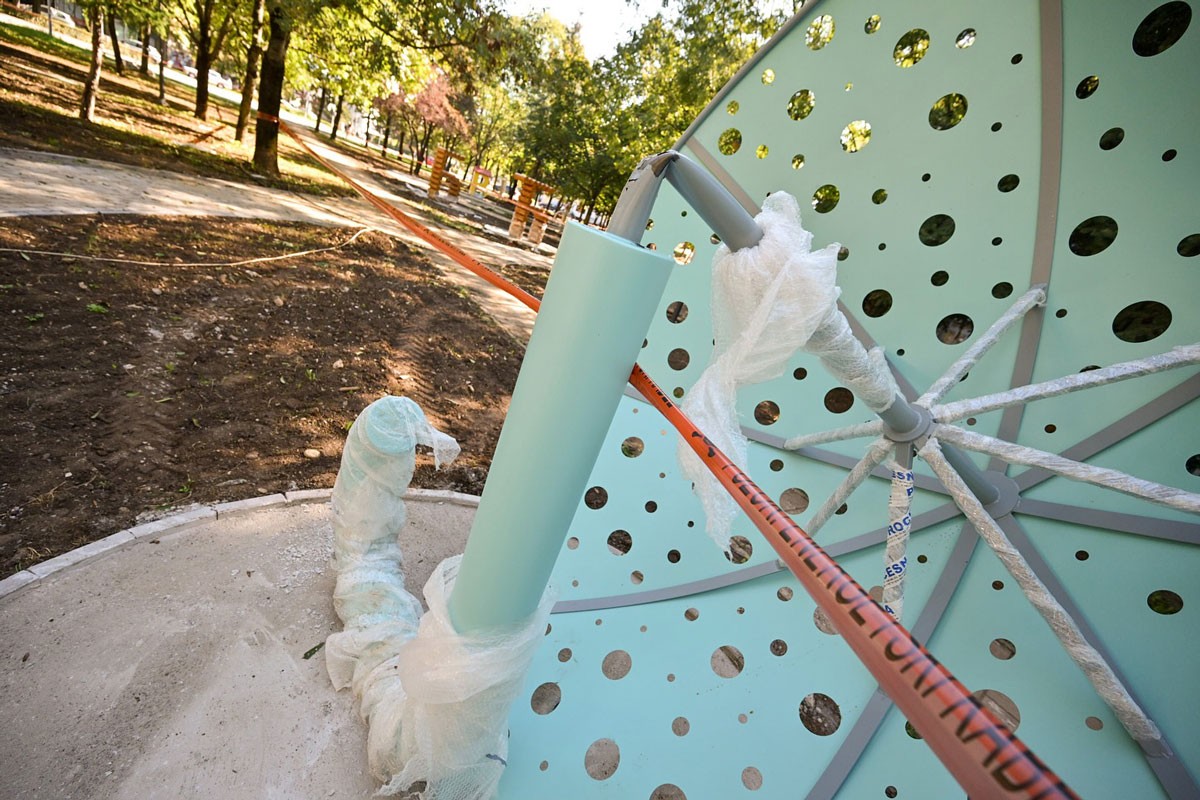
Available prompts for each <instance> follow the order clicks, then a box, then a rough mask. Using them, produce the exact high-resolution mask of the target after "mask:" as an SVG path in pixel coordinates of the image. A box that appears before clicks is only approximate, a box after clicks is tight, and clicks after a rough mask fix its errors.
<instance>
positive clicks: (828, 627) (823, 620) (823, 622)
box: [813, 606, 838, 636]
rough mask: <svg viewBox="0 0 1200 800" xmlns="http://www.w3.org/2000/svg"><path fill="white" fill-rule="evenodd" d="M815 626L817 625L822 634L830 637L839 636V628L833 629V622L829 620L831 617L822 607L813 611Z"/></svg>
mask: <svg viewBox="0 0 1200 800" xmlns="http://www.w3.org/2000/svg"><path fill="white" fill-rule="evenodd" d="M813 625H816V626H817V630H819V631H820V632H821V633H826V634H829V635H830V636H837V635H838V632H837V628H835V627H833V620H831V619H830V618H829V615H828V614H826V613H825V611H824V610H823V609H822V608H821V607H820V606H817V607H816V608H815V609H813Z"/></svg>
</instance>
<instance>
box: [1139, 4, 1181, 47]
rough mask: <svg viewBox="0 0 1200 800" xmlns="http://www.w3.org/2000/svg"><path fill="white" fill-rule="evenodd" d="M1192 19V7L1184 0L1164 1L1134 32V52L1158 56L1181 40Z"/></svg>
mask: <svg viewBox="0 0 1200 800" xmlns="http://www.w3.org/2000/svg"><path fill="white" fill-rule="evenodd" d="M1191 21H1192V7H1191V6H1189V5H1188V4H1187V3H1185V2H1182V0H1175V2H1171V3H1164V4H1162V5H1161V6H1159V7H1158V8H1156V9H1154V10H1153V11H1151V12H1150V13H1149V14H1147V15H1146V17H1145V19H1143V20H1142V22H1141V24H1140V25H1138V26H1137V30H1135V31H1134V32H1133V52H1135V53H1137V54H1138V55H1139V56H1142V57H1143V58H1148V57H1150V56H1156V55H1158V54H1159V53H1161V52H1163V51H1164V50H1166V49H1167V48H1169V47H1170V46H1171V45H1173V44H1175V43H1176V42H1178V41H1179V39H1180V37H1182V36H1183V34H1184V33H1185V32H1186V31H1187V29H1188V25H1189V24H1190V23H1191Z"/></svg>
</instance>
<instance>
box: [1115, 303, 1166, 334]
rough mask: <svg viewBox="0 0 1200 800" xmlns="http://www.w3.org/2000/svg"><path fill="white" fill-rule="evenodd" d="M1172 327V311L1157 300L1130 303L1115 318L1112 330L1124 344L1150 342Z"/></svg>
mask: <svg viewBox="0 0 1200 800" xmlns="http://www.w3.org/2000/svg"><path fill="white" fill-rule="evenodd" d="M1169 327H1171V309H1169V308H1167V307H1166V306H1165V305H1163V304H1162V303H1160V302H1158V301H1157V300H1141V301H1139V302H1137V303H1130V304H1129V305H1127V306H1125V307H1124V308H1123V309H1121V310H1120V311H1118V312H1117V315H1116V316H1115V317H1113V322H1112V330H1113V333H1114V334H1115V335H1116V337H1117V338H1118V339H1120V340H1121V341H1123V342H1134V343H1137V342H1148V341H1150V340H1151V339H1157V338H1158V337H1159V336H1162V335H1163V334H1164V333H1166V330H1167V328H1169Z"/></svg>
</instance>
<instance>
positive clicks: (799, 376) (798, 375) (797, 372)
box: [792, 367, 808, 381]
mask: <svg viewBox="0 0 1200 800" xmlns="http://www.w3.org/2000/svg"><path fill="white" fill-rule="evenodd" d="M792 377H793V378H795V379H796V380H798V381H802V380H804V379H805V378H807V377H808V370H806V369H805V368H804V367H797V368H796V369H794V370H792Z"/></svg>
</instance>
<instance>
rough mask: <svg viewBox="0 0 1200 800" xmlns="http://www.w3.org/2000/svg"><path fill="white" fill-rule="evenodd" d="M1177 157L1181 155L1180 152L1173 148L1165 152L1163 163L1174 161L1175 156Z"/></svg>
mask: <svg viewBox="0 0 1200 800" xmlns="http://www.w3.org/2000/svg"><path fill="white" fill-rule="evenodd" d="M1177 155H1179V151H1178V150H1176V149H1175V148H1173V147H1172V148H1171V149H1169V150H1164V151H1163V154H1162V160H1163V161H1174V160H1175V156H1177Z"/></svg>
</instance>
